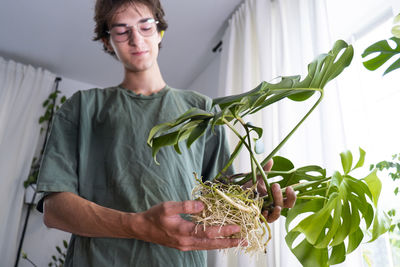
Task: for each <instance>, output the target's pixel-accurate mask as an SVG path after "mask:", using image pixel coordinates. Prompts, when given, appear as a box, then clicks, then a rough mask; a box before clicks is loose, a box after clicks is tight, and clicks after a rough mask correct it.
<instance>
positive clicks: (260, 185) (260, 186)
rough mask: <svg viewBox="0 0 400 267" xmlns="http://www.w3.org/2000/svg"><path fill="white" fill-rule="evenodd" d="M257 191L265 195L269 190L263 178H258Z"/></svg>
mask: <svg viewBox="0 0 400 267" xmlns="http://www.w3.org/2000/svg"><path fill="white" fill-rule="evenodd" d="M257 191H258V193H259V194H260V195H261V196H265V195H266V194H267V193H268V191H267V187H266V186H265V183H264V181H263V180H261V181H260V180H258V182H257Z"/></svg>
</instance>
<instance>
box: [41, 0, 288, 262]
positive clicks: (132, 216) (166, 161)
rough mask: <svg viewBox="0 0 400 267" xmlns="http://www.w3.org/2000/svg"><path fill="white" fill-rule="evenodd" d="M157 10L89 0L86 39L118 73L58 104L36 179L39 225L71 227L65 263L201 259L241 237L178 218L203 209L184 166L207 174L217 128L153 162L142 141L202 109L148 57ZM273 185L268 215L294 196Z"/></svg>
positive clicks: (199, 99)
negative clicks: (90, 31) (96, 42)
mask: <svg viewBox="0 0 400 267" xmlns="http://www.w3.org/2000/svg"><path fill="white" fill-rule="evenodd" d="M114 2H115V3H114ZM163 16H164V12H163V10H162V7H161V5H160V3H159V1H158V0H140V1H139V0H134V1H112V0H98V1H97V4H96V15H95V20H96V34H97V36H96V38H97V39H100V40H101V41H102V42H103V44H104V47H105V49H106V50H107V51H108V52H109V53H111V54H113V55H115V57H116V58H117V59H118V60H119V61H120V62H121V63H122V64H123V66H124V69H125V76H124V80H123V81H122V83H121V84H120V85H119V86H116V87H111V88H106V89H91V90H87V91H81V92H77V93H76V94H74V95H73V96H72V97H71V98H70V99H69V100H68V101H67V102H66V103H65V104H64V105H63V106H62V108H61V109H60V110H59V111H58V112H57V114H56V115H55V117H54V122H53V126H52V131H51V135H50V137H49V140H48V144H47V147H46V152H45V155H44V160H43V163H42V168H41V171H40V175H39V181H38V190H39V191H42V192H45V197H44V205H43V206H44V207H43V208H44V222H45V224H46V225H47V226H48V227H52V228H57V229H61V230H64V231H68V232H71V233H72V234H73V235H72V237H71V241H70V247H69V249H68V253H67V258H66V262H65V266H96V267H97V266H182V267H183V266H185V267H187V266H205V264H206V258H205V252H204V250H208V249H222V248H229V247H234V246H237V245H238V243H239V242H240V241H241V240H239V239H236V238H229V237H230V236H231V235H232V234H234V233H237V232H238V231H239V230H240V227H239V226H237V225H229V226H224V227H221V228H220V227H209V228H207V229H206V230H203V229H201V227H200V228H197V230H196V229H195V224H194V223H192V222H190V221H188V220H184V219H183V218H182V217H181V214H193V213H198V212H200V211H201V210H202V209H203V208H204V207H203V204H202V203H201V202H198V201H189V200H188V199H190V192H191V189H192V188H193V186H194V182H195V181H194V178H193V176H192V172H194V171H195V172H197V173H201V174H202V176H203V177H205V178H211V177H214V175H215V174H216V172H217V171H218V169H220V168H221V167H222V166H223V163H224V162H225V161H226V160H227V159H228V157H229V153H228V149H227V145H226V140H225V135H224V132H223V129H222V128H218V129H217V132H216V134H214V133H212V132H211V131H208V132H206V134H205V135H204V136H203V137H202V138H200V139H199V140H198V141H196V143H194V144H193V145H192V147H191V148H190V149H186V148H183V149H182V155H177V154H176V153H175V152H174V151H173V148H164V149H162V151H160V152H159V155H158V160H159V161H160V163H161V165H160V166H158V165H156V164H155V163H154V161H153V159H152V156H151V149H150V148H149V147H147V144H146V140H147V136H148V134H149V131H150V129H151V128H152V127H153V126H154V125H156V124H159V123H162V122H165V121H169V120H172V119H174V118H176V117H177V116H178V115H180V114H182V113H183V112H185V111H186V110H188V109H189V108H191V107H199V108H202V109H205V110H210V109H211V100H210V99H209V98H207V97H205V96H201V95H199V94H197V93H194V92H190V91H184V90H176V89H173V88H170V87H169V86H167V85H166V84H165V82H164V80H163V78H162V75H161V73H160V69H159V66H158V63H157V55H158V52H159V44H160V42H161V39H162V31H163V30H165V29H166V28H167V25H166V23H165V21H164V18H163ZM96 38H95V39H96ZM266 168H267V169H270V168H271V163H270V164H269V165H268V166H266ZM260 190H262V188H261V189H260ZM273 191H274V196H275V205H276V207H275V209H274V211H273V213H272V214H269V216H268V214H265V215H266V216H267V218H268V220H269V221H273V220H276V219H277V218H278V217H279V214H280V209H281V207H292V206H293V204H294V201H295V194H294V192H293V190H291V189H289V190H288V191H287V196H288V198H287V199H286V200H283V198H282V194H281V192H280V189H279V187H276V186H275V187H274V188H273ZM41 205H42V204H41V203H40V205H39V209H40V208H41Z"/></svg>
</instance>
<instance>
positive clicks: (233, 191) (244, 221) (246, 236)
mask: <svg viewBox="0 0 400 267" xmlns="http://www.w3.org/2000/svg"><path fill="white" fill-rule="evenodd" d="M195 178H196V180H197V181H198V185H197V186H196V187H195V188H194V189H193V191H192V197H193V199H197V200H200V201H202V202H203V203H204V204H205V208H204V210H203V211H202V212H200V213H198V214H194V215H192V219H193V221H195V222H196V223H197V224H198V226H202V227H203V228H204V229H206V227H208V226H220V227H222V226H224V225H239V226H240V228H241V231H240V232H239V233H237V234H235V235H234V236H232V237H233V238H240V239H242V240H243V242H241V243H240V244H239V245H238V247H237V249H238V250H244V251H245V253H250V254H256V253H259V252H264V253H266V247H267V244H268V242H269V240H270V239H271V230H270V228H269V226H268V223H267V222H266V220H265V218H264V216H262V214H261V209H262V204H263V199H262V198H260V197H258V194H257V192H256V190H255V189H256V185H254V186H253V187H251V188H247V189H243V188H242V187H241V186H239V185H234V184H223V183H220V182H210V181H207V182H205V183H203V182H202V181H201V180H200V179H198V178H197V176H196V174H195ZM263 223H264V224H263ZM265 228H267V230H268V235H267V233H266V230H265ZM244 240H246V241H247V243H248V245H247V246H244ZM238 250H237V251H238Z"/></svg>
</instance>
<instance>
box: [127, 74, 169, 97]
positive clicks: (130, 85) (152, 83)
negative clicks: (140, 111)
mask: <svg viewBox="0 0 400 267" xmlns="http://www.w3.org/2000/svg"><path fill="white" fill-rule="evenodd" d="M121 85H122V87H124V88H126V89H128V90H131V91H133V92H134V93H136V94H142V95H151V94H154V93H157V92H159V91H160V90H161V89H163V88H164V87H165V85H166V84H165V82H164V79H163V78H162V76H161V73H160V71H159V69H157V70H156V71H151V72H150V71H143V72H130V71H127V70H125V77H124V80H123V82H122V83H121Z"/></svg>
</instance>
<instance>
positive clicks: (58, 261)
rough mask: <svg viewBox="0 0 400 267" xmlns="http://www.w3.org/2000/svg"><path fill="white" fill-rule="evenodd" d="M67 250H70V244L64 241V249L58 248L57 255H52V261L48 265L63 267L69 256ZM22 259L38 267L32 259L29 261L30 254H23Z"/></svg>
mask: <svg viewBox="0 0 400 267" xmlns="http://www.w3.org/2000/svg"><path fill="white" fill-rule="evenodd" d="M67 249H68V242H67V241H66V240H63V248H60V247H59V246H56V251H57V253H56V254H55V255H51V260H50V262H49V264H48V266H54V267H62V266H63V265H64V262H65V257H66V256H67V254H66V253H67ZM21 257H22V258H23V259H24V260H27V261H28V262H29V263H30V264H32V266H35V267H36V266H37V265H36V264H35V263H34V262H33V261H32V260H31V259H29V257H28V254H26V253H25V252H24V251H22V252H21Z"/></svg>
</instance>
